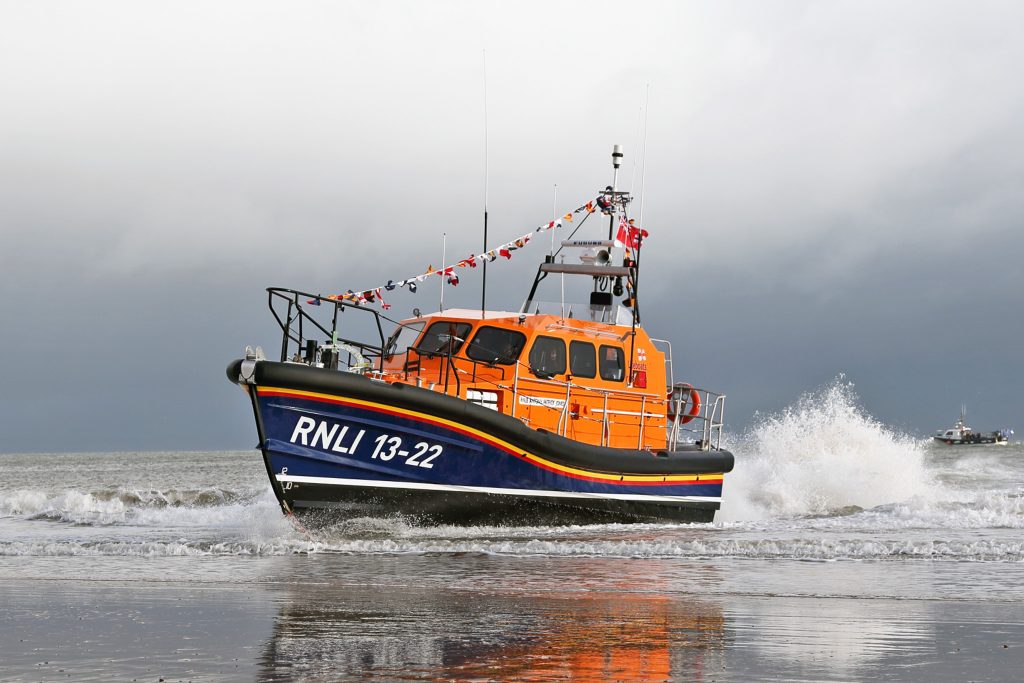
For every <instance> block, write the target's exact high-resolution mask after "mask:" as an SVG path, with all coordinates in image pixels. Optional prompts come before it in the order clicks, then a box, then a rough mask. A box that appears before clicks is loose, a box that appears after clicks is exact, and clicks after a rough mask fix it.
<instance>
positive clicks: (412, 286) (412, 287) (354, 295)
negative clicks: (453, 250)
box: [306, 196, 647, 310]
mask: <svg viewBox="0 0 1024 683" xmlns="http://www.w3.org/2000/svg"><path fill="white" fill-rule="evenodd" d="M599 210H600V211H602V212H608V211H609V210H615V207H614V205H612V204H610V202H608V200H607V199H606V198H605V197H604V196H601V197H598V198H597V199H594V200H591V201H589V202H587V203H586V204H584V205H583V206H581V207H579V208H577V209H575V210H573V211H570V212H568V213H566V214H565V215H564V216H562V217H561V218H559V219H558V220H554V221H550V222H548V223H545V224H543V225H540V226H538V227H537V228H535V229H534V230H532V231H530V232H528V233H526V234H525V235H522V236H520V237H517V238H516V239H514V240H511V241H509V242H506V243H505V244H501V245H498V246H497V247H495V248H494V249H489V250H488V251H485V252H483V253H481V254H470V255H469V256H468V257H467V258H464V259H462V260H461V261H458V262H456V263H455V264H453V265H450V266H446V265H444V264H441V267H440V268H438V269H435V268H434V265H433V264H430V265H428V266H427V271H426V272H425V273H420V274H419V275H413V276H411V277H407V278H405V279H404V280H388V281H387V284H384V285H379V286H377V287H371V288H370V289H365V290H363V291H361V292H354V291H352V290H351V289H349V290H347V291H346V292H345V293H344V294H331V295H329V296H318V297H316V298H314V299H309V300H307V301H306V303H307V304H309V305H311V306H319V305H320V304H321V301H322V300H324V299H326V300H328V301H348V302H350V303H354V304H356V305H358V306H363V305H367V304H372V303H375V302H379V303H380V305H381V307H382V308H383V309H384V310H388V309H389V308H391V304H389V303H387V302H385V301H384V297H383V296H381V290H383V291H385V292H393V291H395V290H397V289H402V288H403V287H405V288H408V290H409V291H410V292H412V293H413V294H415V293H416V290H417V288H418V287H417V283H420V282H425V281H426V279H427V278H428V277H430V276H431V275H437V276H438V277H442V278H444V280H445V282H447V283H448V284H449V285H451V286H452V287H457V286H458V285H459V276H458V275H457V274H456V273H455V269H456V268H466V267H469V268H476V267H477V264H479V263H486V262H493V261H494V260H496V259H497V258H498V257H499V256H502V257H504V258H505V259H506V260H511V259H512V252H513V251H516V250H517V249H522V248H523V247H525V246H526V245H527V244H529V242H530V240H532V239H533V236H534V235H536V234H537V233H539V232H546V231H548V230H555V229H557V228H560V227H562V223H563V222H565V223H571V222H572V219H573V214H577V213H583V212H586V213H588V214H591V213H594V212H596V211H599ZM643 237H647V231H646V230H641V229H640V228H638V227H636V226H635V225H634V224H633V221H632V220H630V221H629V222H628V223H626V221H625V218H623V219H621V220H620V221H619V233H618V234H617V235H616V238H615V242H616V246H620V247H621V246H625V247H626V248H630V247H632V248H633V249H636V248H637V246H638V245H639V243H640V240H641V238H643ZM442 286H443V285H442Z"/></svg>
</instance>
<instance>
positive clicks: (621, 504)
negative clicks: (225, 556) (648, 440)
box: [229, 364, 731, 524]
mask: <svg viewBox="0 0 1024 683" xmlns="http://www.w3.org/2000/svg"><path fill="white" fill-rule="evenodd" d="M266 365H272V364H266ZM273 365H277V364H273ZM289 372H291V373H292V374H293V375H294V374H295V373H294V371H292V370H290V369H289ZM311 372H316V370H311ZM321 372H322V371H321ZM230 374H231V372H230V369H229V376H230ZM264 374H267V373H264ZM271 374H272V373H271ZM332 374H334V375H338V374H339V373H332ZM236 376H237V375H236ZM309 377H310V378H312V377H314V376H313V375H309ZM287 378H288V377H286V376H281V377H266V378H264V379H267V380H271V382H273V380H274V379H277V380H282V379H287ZM301 379H305V375H303V376H302V377H301ZM351 379H356V378H351ZM357 379H359V380H361V381H363V382H367V383H368V382H369V380H365V379H364V378H357ZM345 381H346V382H349V383H350V384H351V387H350V386H348V385H345V386H342V387H335V388H334V390H332V391H321V390H322V389H324V388H325V387H324V386H320V385H318V384H317V383H316V382H296V381H291V382H288V384H291V385H292V386H280V385H281V384H285V382H282V381H277V382H273V384H277V385H278V386H273V385H268V384H266V383H258V382H257V383H253V384H249V385H248V386H247V388H248V390H249V393H250V396H251V398H252V401H253V408H254V411H255V413H256V419H257V425H258V427H259V431H260V444H261V449H262V451H263V454H264V458H265V461H266V465H267V470H268V474H269V475H270V476H271V481H272V483H273V485H274V489H275V492H276V493H277V495H278V497H279V499H280V500H281V502H282V504H283V505H285V506H286V508H287V509H290V510H295V511H303V510H305V511H309V510H320V509H328V510H330V511H331V512H330V515H332V516H337V515H338V514H339V513H343V514H344V513H347V514H350V515H359V516H362V515H374V516H382V515H383V516H389V515H402V516H407V517H413V518H425V519H426V520H429V521H454V522H462V523H467V522H480V521H494V522H502V523H515V524H522V523H527V524H529V523H549V522H551V521H558V520H565V521H595V520H597V521H608V520H621V521H636V520H655V519H671V520H686V521H710V520H712V519H713V517H714V512H715V510H716V509H718V507H719V504H720V501H721V493H722V476H723V475H722V471H724V470H725V468H724V467H722V469H720V470H719V471H718V472H714V471H712V472H706V471H705V472H693V473H688V472H685V471H680V467H681V466H682V465H681V464H680V463H681V461H680V459H679V458H672V459H669V458H668V457H664V458H655V457H654V456H652V455H651V454H650V453H646V452H643V451H635V452H628V453H631V455H630V456H629V457H626V458H623V457H621V456H620V455H618V454H612V455H615V456H616V457H618V459H617V460H615V462H619V463H627V464H628V465H629V467H630V469H625V468H624V467H623V466H622V465H618V467H619V469H618V470H615V471H609V467H608V466H607V463H605V465H604V466H603V467H588V466H586V463H585V461H583V464H582V465H581V460H580V458H579V457H578V456H577V458H576V459H575V460H573V459H572V458H569V459H568V460H567V459H566V457H563V456H564V455H565V453H563V454H560V453H558V452H556V451H557V449H558V447H559V446H562V447H564V449H565V452H566V453H568V452H569V451H570V450H572V449H577V450H578V449H579V448H580V445H579V444H574V443H573V442H569V440H567V439H563V438H562V437H557V436H554V435H538V434H537V433H536V432H533V431H532V430H525V431H526V432H529V435H530V437H532V438H533V442H531V443H526V442H525V440H524V439H519V438H517V437H518V432H516V431H515V427H518V425H515V426H512V425H510V426H509V427H508V429H507V430H506V431H505V432H504V433H503V432H502V430H501V429H499V428H496V427H495V425H497V426H498V427H503V426H504V424H503V422H502V420H512V418H506V417H505V416H500V415H497V414H495V413H493V411H487V412H486V413H480V412H479V411H480V410H486V409H481V408H479V406H475V405H472V404H470V407H469V408H466V407H465V405H464V404H465V403H466V402H464V401H458V400H457V399H450V398H449V397H441V398H442V399H443V400H439V399H438V398H437V397H435V396H434V395H433V394H432V392H425V391H421V390H417V389H415V388H412V387H402V388H400V389H398V390H396V389H394V388H393V387H388V386H387V385H385V386H384V387H380V386H376V387H368V388H367V390H366V391H362V389H363V385H361V384H358V383H352V382H351V381H350V379H346V380H345ZM297 385H299V386H297ZM371 389H372V391H371ZM388 390H391V391H393V392H394V394H395V395H394V396H393V397H392V396H389V395H388V394H387V393H382V392H386V391H388ZM374 392H376V393H374ZM416 392H420V393H416ZM360 394H362V395H360ZM421 394H427V395H428V396H421ZM385 399H391V400H385ZM431 401H433V402H434V403H436V404H437V406H436V409H433V410H429V412H427V410H425V409H424V406H425V407H426V408H427V409H430V408H431V407H432V406H433V403H431ZM453 401H454V402H455V403H452V402H453ZM403 404H404V405H403ZM460 404H461V405H460ZM417 408H418V409H417ZM460 414H461V419H452V418H453V417H459V416H460ZM515 422H518V421H515ZM520 424H521V423H520ZM542 436H543V438H544V439H546V441H544V440H540V439H541V437H542ZM563 442H564V443H563ZM538 444H539V445H540V446H541V447H538ZM549 444H550V445H549ZM590 448H591V449H594V450H602V451H613V450H616V449H596V448H595V447H590ZM726 455H728V454H726ZM609 457H610V456H609ZM694 457H695V458H697V460H695V461H694V462H697V463H698V464H702V465H703V467H697V468H695V469H698V470H699V469H705V470H706V469H707V467H708V464H707V463H706V462H703V461H702V460H701V458H705V456H703V455H702V454H695V456H694ZM705 459H706V458H705ZM659 461H660V462H659ZM609 462H611V461H609ZM723 462H724V461H723ZM728 465H729V467H731V455H730V456H728Z"/></svg>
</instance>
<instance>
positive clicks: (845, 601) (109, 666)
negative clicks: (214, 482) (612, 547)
mask: <svg viewBox="0 0 1024 683" xmlns="http://www.w3.org/2000/svg"><path fill="white" fill-rule="evenodd" d="M29 564H39V565H42V564H45V562H43V561H36V562H33V563H29ZM96 564H97V563H96V562H95V561H75V562H72V563H70V566H68V567H67V568H66V569H67V575H66V576H65V577H63V578H55V577H49V578H41V577H36V578H33V576H32V575H33V574H34V573H37V570H38V573H40V574H45V572H46V569H45V568H43V567H41V566H40V567H37V568H36V569H35V570H34V569H33V568H32V567H31V566H27V565H26V563H24V562H21V563H20V564H19V565H18V566H17V567H12V561H11V559H10V558H6V559H5V560H4V561H3V562H2V563H0V576H3V577H4V578H3V580H2V581H0V599H2V603H3V604H4V606H5V608H4V610H3V611H2V612H0V633H2V634H3V636H2V646H0V658H2V661H3V665H2V666H0V680H6V681H31V680H44V681H52V680H62V679H63V680H95V681H100V680H140V681H158V680H160V679H163V680H165V681H178V680H182V681H186V680H191V681H202V680H207V681H219V680H237V681H247V680H264V681H290V680H310V681H336V680H353V681H356V680H380V681H394V680H439V679H440V680H496V681H504V680H535V681H556V680H584V681H608V680H622V681H632V680H652V681H661V680H666V681H667V680H673V681H675V680H678V681H694V680H705V681H748V680H787V681H789V680H816V681H847V680H899V681H967V680H976V681H1012V680H1018V676H1019V672H1020V671H1022V670H1024V605H1022V604H1021V602H1020V601H1019V599H1015V598H1016V596H1010V595H1007V596H1005V598H1006V599H1004V600H996V599H988V600H980V599H977V598H973V599H972V598H971V597H970V596H969V595H968V596H967V597H965V598H958V597H956V596H954V595H950V594H945V593H944V592H943V588H942V585H943V584H944V583H947V582H955V581H958V580H960V578H959V577H960V572H959V571H958V568H956V567H952V566H950V567H946V568H943V567H938V568H935V567H932V568H929V569H928V570H927V571H907V570H906V569H901V568H900V567H898V566H895V567H887V566H885V563H871V564H870V565H869V566H861V567H857V566H853V565H854V563H846V564H845V565H844V564H840V563H789V562H779V563H777V564H775V565H774V567H773V569H772V568H764V567H759V568H756V569H755V570H754V571H749V572H748V571H745V569H744V566H743V565H744V562H710V563H708V562H694V561H690V560H684V561H674V560H655V559H646V560H642V559H641V560H633V559H613V560H609V559H602V558H543V557H541V558H537V557H533V558H530V557H527V558H523V557H519V558H510V557H493V556H486V555H462V556H457V557H447V556H348V555H321V556H301V555H295V556H284V557H274V558H249V559H245V560H239V559H238V558H230V559H226V558H215V559H207V560H204V561H202V562H200V563H198V564H200V565H202V566H200V567H198V569H199V571H196V572H193V571H192V570H193V566H192V565H195V564H196V563H195V562H194V560H188V559H184V558H177V559H174V558H162V559H158V560H155V561H153V562H151V563H147V562H143V563H141V564H142V565H145V566H143V567H141V568H140V569H139V571H138V572H137V576H136V577H135V578H128V577H126V576H125V573H126V570H127V569H128V568H127V567H126V566H125V565H126V563H122V562H113V563H110V564H111V566H106V567H97V566H96ZM103 564H105V563H103ZM792 564H803V565H805V566H796V567H794V566H791V565H792ZM1004 567H1005V570H1006V571H1007V572H1009V573H1011V574H1013V576H1011V577H1008V578H1011V579H1012V580H1013V581H1014V582H1017V583H1019V581H1020V576H1019V572H1020V568H1019V567H1017V566H1012V567H1011V566H1005V565H1004ZM991 569H992V568H989V570H990V571H989V573H990V574H991V575H990V576H988V577H987V579H986V580H987V581H989V582H996V581H998V578H999V577H998V574H1000V573H1001V572H1000V571H995V572H992V571H991ZM772 573H774V574H775V575H776V576H775V578H774V579H773V578H771V577H770V576H768V575H769V574H772ZM118 576H121V577H122V578H116V577H118ZM861 582H865V583H870V584H872V589H871V591H870V592H871V593H872V594H871V595H870V596H865V595H863V593H864V591H863V590H861V589H860V588H859V587H857V586H851V585H847V589H848V593H847V594H846V595H843V594H842V592H841V591H842V589H843V585H844V584H858V583H861ZM787 583H792V584H793V585H791V586H790V587H789V589H788V590H786V587H785V585H784V584H787ZM928 584H931V585H928ZM912 585H916V586H917V587H918V588H917V590H916V591H914V592H911V593H910V596H909V597H900V598H897V597H893V596H888V597H887V596H886V593H887V592H900V593H904V592H907V590H908V588H909V586H912ZM744 588H746V590H744ZM830 592H831V593H832V595H827V594H828V593H830ZM929 593H933V595H932V596H929V595H928V594H929Z"/></svg>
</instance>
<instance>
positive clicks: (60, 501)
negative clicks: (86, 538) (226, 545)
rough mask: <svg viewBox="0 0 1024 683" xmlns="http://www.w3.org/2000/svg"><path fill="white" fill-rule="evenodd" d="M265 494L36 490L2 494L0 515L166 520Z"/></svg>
mask: <svg viewBox="0 0 1024 683" xmlns="http://www.w3.org/2000/svg"><path fill="white" fill-rule="evenodd" d="M262 495H264V491H262V490H245V491H232V490H229V489H223V488H216V487H211V488H206V489H169V490H164V491H161V490H157V489H147V490H139V489H123V488H122V489H109V490H101V491H91V492H83V491H77V490H66V491H63V492H61V493H58V494H52V493H46V492H43V491H38V490H34V489H21V490H15V491H5V492H2V493H0V517H27V518H35V519H49V520H54V521H60V522H68V523H72V524H94V525H114V524H142V525H150V524H153V525H160V524H166V523H168V522H169V521H170V520H173V519H175V518H178V519H188V518H190V517H195V516H196V514H198V515H199V516H202V515H204V514H210V512H212V511H213V510H216V509H218V508H229V507H230V508H238V507H243V506H245V505H246V504H248V503H251V502H252V501H254V500H255V499H257V498H258V497H260V496H262Z"/></svg>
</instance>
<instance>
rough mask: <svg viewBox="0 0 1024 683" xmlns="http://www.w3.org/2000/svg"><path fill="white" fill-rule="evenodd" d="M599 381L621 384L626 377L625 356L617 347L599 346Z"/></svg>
mask: <svg viewBox="0 0 1024 683" xmlns="http://www.w3.org/2000/svg"><path fill="white" fill-rule="evenodd" d="M600 366H601V379H606V380H608V381H609V382H621V381H622V380H623V378H624V377H625V376H626V354H624V353H623V352H622V349H620V348H619V347H617V346H603V345H602V346H601V349H600Z"/></svg>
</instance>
